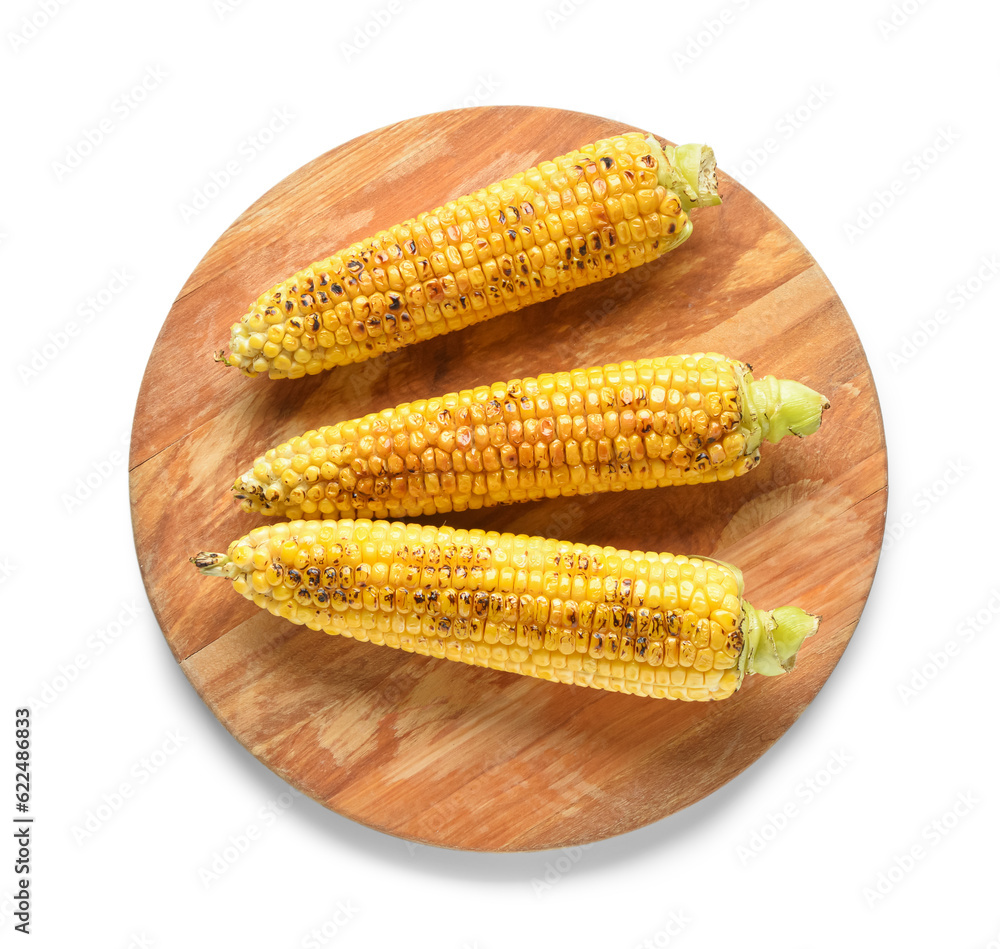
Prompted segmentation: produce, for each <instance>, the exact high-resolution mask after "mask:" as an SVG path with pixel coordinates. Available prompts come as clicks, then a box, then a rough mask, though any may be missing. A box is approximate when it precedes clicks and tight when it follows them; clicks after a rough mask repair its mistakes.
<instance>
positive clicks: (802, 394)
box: [746, 376, 830, 443]
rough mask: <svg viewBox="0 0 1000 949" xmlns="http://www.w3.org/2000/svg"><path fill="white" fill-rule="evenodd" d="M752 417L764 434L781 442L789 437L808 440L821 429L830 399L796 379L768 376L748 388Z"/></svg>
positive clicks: (762, 434)
mask: <svg viewBox="0 0 1000 949" xmlns="http://www.w3.org/2000/svg"><path fill="white" fill-rule="evenodd" d="M746 395H747V401H748V402H749V404H750V407H751V411H750V413H749V414H750V416H751V417H755V418H756V421H757V424H758V425H759V426H760V435H761V437H762V438H766V439H767V440H768V441H769V442H772V443H774V442H780V441H781V439H783V438H784V437H785V436H786V435H795V436H797V437H799V438H804V437H805V436H807V435H812V434H814V433H815V432H817V431H818V430H819V427H820V423H821V422H822V421H823V413H824V412H825V411H826V410H827V409H828V408H830V400H829V399H828V398H827V397H826V396H825V395H820V393H818V392H816V391H815V390H813V389H810V388H809V387H808V386H805V385H803V384H802V383H801V382H796V381H795V380H794V379H776V378H775V377H774V376H765V377H764V378H763V379H755V380H753V381H751V382H750V383H749V385H748V387H747V393H746Z"/></svg>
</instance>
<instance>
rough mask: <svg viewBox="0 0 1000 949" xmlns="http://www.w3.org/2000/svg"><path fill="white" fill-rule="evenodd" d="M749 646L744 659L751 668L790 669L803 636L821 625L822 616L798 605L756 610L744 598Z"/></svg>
mask: <svg viewBox="0 0 1000 949" xmlns="http://www.w3.org/2000/svg"><path fill="white" fill-rule="evenodd" d="M743 610H744V614H745V617H746V636H747V642H748V648H747V650H746V651H745V653H744V656H743V657H742V659H743V660H744V661H745V662H746V668H747V670H748V671H749V672H752V673H756V674H757V675H765V676H776V675H781V674H782V673H783V672H791V671H792V669H793V668H794V667H795V657H796V655H797V654H798V651H799V646H801V645H802V642H803V640H805V639H806V638H807V637H809V636H812V635H813V634H814V633H815V632H816V630H817V629H818V628H819V621H820V617H818V616H813V615H811V614H810V613H806V612H805V611H804V610H800V609H799V608H798V607H797V606H779V607H778V608H777V609H774V610H770V611H766V610H756V609H754V608H753V607H752V606H751V605H750V604H749V603H746V602H744V604H743Z"/></svg>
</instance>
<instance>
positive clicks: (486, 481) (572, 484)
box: [232, 353, 829, 519]
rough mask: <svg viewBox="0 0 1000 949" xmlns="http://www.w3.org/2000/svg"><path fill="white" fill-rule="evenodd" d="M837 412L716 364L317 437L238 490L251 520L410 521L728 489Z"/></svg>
mask: <svg viewBox="0 0 1000 949" xmlns="http://www.w3.org/2000/svg"><path fill="white" fill-rule="evenodd" d="M828 405H829V403H828V402H827V401H826V399H825V398H824V397H823V396H821V395H819V394H818V393H816V392H814V391H813V390H812V389H808V388H806V387H805V386H804V385H801V384H800V383H797V382H792V381H790V380H778V379H775V378H774V377H773V376H767V377H765V378H764V379H761V380H754V379H753V376H752V375H751V373H750V370H749V367H748V366H747V365H746V364H744V363H742V362H739V361H737V360H732V359H727V358H726V357H724V356H721V355H719V354H717V353H709V354H703V353H697V354H695V355H691V356H667V357H662V358H657V359H640V360H638V361H636V362H623V363H620V364H612V365H607V366H604V367H595V368H591V369H580V370H575V371H572V372H558V373H554V374H547V375H542V376H539V377H538V378H537V379H530V378H527V379H519V380H516V381H514V382H505V383H497V384H495V385H492V386H480V387H478V388H476V389H467V390H464V391H462V392H456V393H450V394H449V395H445V396H441V397H440V398H434V399H427V400H422V401H419V402H411V403H406V404H403V405H400V406H397V407H396V408H395V409H388V410H386V411H383V412H376V413H372V414H370V415H366V416H364V418H360V419H353V420H350V421H345V422H339V423H337V424H335V425H330V426H327V427H325V428H320V429H317V430H314V431H310V432H306V433H305V434H304V435H302V436H300V437H298V438H293V439H290V440H289V441H287V442H284V443H283V444H281V445H278V446H277V447H275V448H272V449H270V450H269V451H267V452H265V453H264V454H263V455H262V456H261V457H259V458H258V459H256V461H255V462H254V464H253V466H252V467H251V468H250V469H249V470H248V471H246V472H244V473H243V474H242V475H240V476H239V477H238V478H237V479H236V481H235V483H234V484H233V489H232V490H233V492H234V493H235V495H236V497H237V498H239V499H240V500H241V502H242V506H243V508H244V509H245V510H247V511H255V512H259V513H262V514H274V515H278V516H282V517H287V518H290V519H296V518H313V517H330V516H338V515H351V516H354V515H359V516H363V517H383V518H384V517H404V516H414V515H419V514H431V513H434V512H439V511H463V510H466V509H470V508H472V509H475V508H480V507H490V506H493V505H496V504H504V503H509V502H513V501H524V500H530V499H538V498H543V497H556V496H558V495H573V494H590V493H593V492H595V491H618V490H623V489H634V488H651V487H657V486H666V485H673V484H695V483H699V482H707V481H725V480H727V479H729V478H733V477H736V476H737V475H741V474H744V473H745V472H747V471H749V470H750V469H751V468H753V467H754V466H755V465H756V464H757V463H758V461H759V460H760V444H761V441H762V440H763V439H764V438H767V439H769V440H770V441H772V442H776V441H778V440H779V439H780V438H782V437H783V436H784V435H787V434H788V433H790V432H791V433H794V434H796V435H808V434H811V433H812V432H814V431H815V430H816V429H817V428H818V427H819V424H820V420H821V417H822V413H823V410H824V408H826V407H827V406H828Z"/></svg>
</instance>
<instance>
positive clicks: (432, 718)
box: [130, 107, 887, 851]
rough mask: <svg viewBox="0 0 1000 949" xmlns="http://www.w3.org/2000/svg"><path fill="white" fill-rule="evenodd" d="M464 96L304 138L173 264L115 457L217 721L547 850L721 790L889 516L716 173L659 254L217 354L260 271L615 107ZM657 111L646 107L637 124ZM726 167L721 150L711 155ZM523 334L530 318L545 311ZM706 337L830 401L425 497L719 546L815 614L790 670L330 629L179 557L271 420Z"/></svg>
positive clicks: (854, 616) (390, 819)
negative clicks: (718, 452) (336, 339)
mask: <svg viewBox="0 0 1000 949" xmlns="http://www.w3.org/2000/svg"><path fill="white" fill-rule="evenodd" d="M626 128H627V127H626V126H623V125H622V124H621V123H618V122H613V121H611V120H608V119H602V118H597V117H594V116H590V115H584V114H580V113H571V112H562V111H555V110H548V109H539V108H527V107H502V108H481V109H473V110H458V111H454V112H446V113H440V114H436V115H430V116H424V117H421V118H417V119H413V120H409V121H406V122H400V123H398V124H396V125H393V126H390V127H388V128H384V129H380V130H378V131H376V132H372V133H371V134H369V135H365V136H363V137H362V138H359V139H356V140H355V141H352V142H349V143H347V144H346V145H343V146H340V147H338V148H336V149H334V150H332V151H330V152H328V153H327V154H325V155H323V156H321V157H320V158H317V159H316V160H315V161H313V162H311V163H309V164H308V165H306V166H305V167H303V168H301V169H300V170H299V171H297V172H295V173H294V174H292V175H291V176H289V177H288V178H287V179H285V180H284V181H282V182H281V183H280V184H278V185H277V186H276V187H275V188H273V189H272V190H271V191H269V192H268V193H267V194H265V195H264V196H263V197H262V198H261V199H260V200H259V201H257V202H256V203H255V204H254V205H253V206H252V207H251V208H249V209H248V210H247V211H246V212H245V213H244V214H243V215H242V216H241V217H240V218H239V219H237V220H236V221H235V222H234V223H233V225H232V226H231V227H230V228H229V229H228V230H227V231H226V232H225V233H224V234H223V235H222V236H221V237H220V238H219V240H218V241H217V242H216V243H215V244H214V245H213V247H212V248H211V250H209V252H208V253H207V254H206V255H205V258H204V259H203V260H202V261H201V263H200V264H199V265H198V267H197V268H196V270H195V271H194V273H192V275H191V277H190V278H189V279H188V281H187V283H186V284H185V285H184V287H183V289H182V290H181V293H180V295H179V296H178V298H177V300H176V301H175V303H174V305H173V307H172V308H171V310H170V312H169V314H168V315H167V317H166V321H165V322H164V325H163V329H162V331H161V333H160V336H159V338H158V340H157V343H156V346H155V348H154V350H153V353H152V354H151V356H150V360H149V364H148V366H147V369H146V374H145V377H144V379H143V384H142V388H141V391H140V394H139V399H138V403H137V406H136V412H135V420H134V425H133V432H132V446H131V458H130V491H131V502H132V521H133V528H134V534H135V547H136V552H137V555H138V559H139V565H140V568H141V571H142V576H143V580H144V582H145V584H146V589H147V592H148V594H149V598H150V602H151V604H152V607H153V610H154V612H155V615H156V617H157V620H158V622H159V624H160V627H161V629H162V630H163V634H164V636H165V637H166V639H167V641H168V642H169V644H170V647H171V649H172V650H173V652H174V655H175V657H176V659H177V661H178V662H179V663H180V664H181V667H182V669H183V670H184V672H185V674H186V675H187V676H188V678H189V679H190V680H191V682H192V683H193V684H194V686H195V688H196V689H197V691H198V693H199V694H200V695H201V696H202V698H203V699H204V700H205V702H206V703H208V705H209V706H210V707H211V709H212V711H213V712H214V713H215V715H216V716H217V717H218V718H219V720H220V721H221V722H222V723H223V724H224V725H225V726H226V727H227V728H228V729H229V730H230V731H231V732H232V733H233V735H235V736H236V738H238V739H239V741H241V742H242V743H243V744H244V745H245V746H246V747H247V748H248V749H249V750H250V751H251V752H252V753H253V754H254V755H256V756H257V757H258V758H259V759H260V760H261V761H263V762H264V763H265V764H267V765H268V766H269V767H270V768H271V769H272V770H274V771H275V772H276V773H277V774H279V775H281V776H282V777H283V778H285V779H286V780H287V781H288V782H290V783H291V784H292V785H294V786H295V787H296V788H298V789H299V790H301V791H303V792H304V793H306V794H308V795H310V796H311V797H313V798H315V799H316V800H318V801H320V802H322V803H323V804H325V805H326V806H328V807H330V808H331V809H333V810H335V811H337V812H339V813H341V814H344V815H346V816H348V817H351V818H353V819H355V820H357V821H359V822H361V823H364V824H366V825H369V826H371V827H374V828H377V829H379V830H382V831H385V832H387V833H391V834H395V835H398V836H400V837H404V838H407V839H410V840H414V841H419V842H422V843H429V844H436V845H439V846H445V847H453V848H463V849H473V850H488V851H505V850H506V851H510V850H537V849H543V848H552V847H564V846H569V845H574V844H581V843H586V842H591V841H594V840H599V839H602V838H605V837H608V836H611V835H614V834H619V833H623V832H625V831H629V830H633V829H635V828H637V827H641V826H643V825H645V824H648V823H650V822H652V821H655V820H658V819H660V818H662V817H664V816H666V815H668V814H671V813H674V812H675V811H677V810H679V809H681V808H683V807H685V806H687V805H688V804H691V803H693V802H695V801H697V800H699V799H701V798H702V797H704V796H705V795H707V794H709V793H711V792H712V791H714V790H716V789H717V788H719V787H720V786H722V785H723V784H724V783H726V782H727V781H729V780H730V779H731V778H733V777H734V776H735V775H737V774H739V773H740V772H741V771H742V770H743V769H744V768H746V767H747V766H748V765H750V764H751V763H752V762H754V761H755V760H756V759H757V758H758V757H760V755H761V754H763V753H764V751H766V750H767V749H768V748H769V747H770V746H771V745H772V744H773V743H774V742H775V741H776V740H777V739H778V738H779V737H780V736H781V735H782V734H783V733H784V732H785V730H786V729H787V728H788V727H789V726H790V725H791V724H792V723H793V722H794V721H795V719H796V718H797V717H798V716H799V715H800V714H801V712H802V710H803V709H804V708H805V707H806V705H807V704H808V703H809V702H810V701H811V700H812V698H813V697H814V696H815V695H816V693H817V692H818V690H819V689H820V687H821V686H822V685H823V683H824V682H825V681H826V679H827V678H828V677H829V675H830V673H831V671H832V670H833V668H834V666H835V665H836V663H837V661H838V659H839V658H840V656H841V654H842V652H843V650H844V648H845V646H846V645H847V643H848V640H849V639H850V637H851V635H852V633H853V631H854V628H855V626H856V624H857V621H858V618H859V616H860V614H861V610H862V608H863V605H864V602H865V598H866V597H867V595H868V591H869V589H870V586H871V583H872V579H873V576H874V572H875V566H876V563H877V560H878V553H879V548H880V544H881V539H882V532H883V528H884V523H885V510H886V485H887V472H886V453H885V438H884V433H883V429H882V422H881V416H880V413H879V407H878V400H877V396H876V393H875V389H874V385H873V381H872V376H871V372H870V370H869V367H868V364H867V362H866V360H865V356H864V352H863V350H862V348H861V345H860V342H859V340H858V337H857V334H856V332H855V330H854V327H853V326H852V324H851V321H850V319H849V317H848V315H847V313H846V312H845V310H844V307H843V305H842V304H841V302H840V300H839V299H838V297H837V295H836V293H835V291H834V289H833V288H832V287H831V285H830V283H829V281H828V280H827V279H826V277H825V276H824V274H823V273H822V271H821V270H820V268H819V267H818V265H817V264H816V262H815V261H814V260H813V259H812V257H811V256H810V255H809V253H808V251H807V250H806V249H805V248H804V247H803V246H802V245H801V243H799V241H798V240H797V239H796V238H795V236H794V235H793V234H791V233H790V232H789V230H788V229H787V228H786V227H785V226H784V225H783V224H782V223H781V221H779V220H778V219H777V218H776V217H775V216H774V215H773V214H772V213H771V212H770V211H769V210H768V209H767V208H766V207H764V206H763V205H762V204H761V203H760V202H759V201H757V200H756V199H755V198H754V197H753V196H752V195H751V194H750V193H749V192H747V191H746V190H745V189H744V188H742V187H741V186H740V185H738V184H737V183H736V182H734V181H733V180H732V179H730V178H729V177H727V176H726V175H725V174H720V194H721V195H722V199H723V203H722V205H721V206H719V207H715V208H706V209H700V210H695V211H694V212H693V218H694V221H695V229H694V234H693V235H692V237H691V238H690V239H689V240H688V241H687V242H686V243H685V244H683V245H682V246H681V247H680V248H678V249H677V250H675V251H673V252H671V253H669V254H667V255H666V256H665V257H663V258H661V259H660V260H659V261H657V262H655V263H653V264H649V265H646V266H645V267H642V268H640V269H638V270H636V271H633V272H631V273H628V274H624V275H622V276H621V277H618V278H616V279H613V280H609V281H604V282H603V283H599V284H596V285H594V286H591V287H588V288H586V289H582V290H577V291H575V292H573V293H571V294H569V295H567V296H565V297H562V298H560V299H557V300H553V301H550V302H548V303H544V304H540V305H536V306H533V307H529V308H527V309H525V310H522V311H520V312H519V313H515V314H511V315H508V316H503V317H497V318H495V319H493V320H490V321H488V322H486V323H484V324H482V325H480V326H477V327H473V328H470V329H467V330H465V331H462V332H460V333H452V334H449V335H446V336H443V337H439V338H437V339H434V340H430V341H428V342H424V343H420V344H418V345H415V346H411V347H409V348H407V349H404V350H402V351H400V352H398V353H394V354H392V355H390V356H386V357H381V358H378V359H375V360H371V361H369V362H367V363H362V364H359V365H356V366H350V367H346V368H342V369H339V370H334V371H331V372H327V373H323V374H321V375H319V376H313V377H310V378H306V379H302V380H295V381H287V380H276V381H271V380H268V379H266V378H259V379H248V378H245V377H243V376H242V375H240V374H239V373H237V372H236V371H235V370H227V369H224V368H223V367H221V366H219V365H217V364H215V363H214V362H213V360H212V353H213V352H214V351H215V350H218V349H220V348H223V347H224V346H225V345H226V343H227V341H228V337H229V326H230V324H231V323H233V322H234V321H236V320H237V319H238V318H239V317H240V315H241V314H242V313H243V312H244V310H245V309H246V306H247V305H248V303H249V302H250V301H252V300H254V299H256V297H257V296H258V295H259V294H260V293H261V292H262V291H263V290H265V289H266V288H267V287H268V286H270V285H271V284H272V283H275V282H277V281H278V280H279V279H282V278H284V277H285V276H286V275H287V274H289V273H291V272H293V271H294V270H296V269H298V268H299V267H302V266H304V265H306V264H308V263H310V262H312V261H313V260H316V259H319V258H322V257H324V256H327V255H328V254H329V253H331V252H332V251H334V250H336V249H338V248H340V247H343V246H345V245H346V244H348V243H350V242H351V241H353V240H356V239H359V238H362V237H364V236H365V235H367V234H368V233H371V232H372V231H374V230H376V229H377V228H378V227H380V226H382V225H383V224H388V223H391V222H393V221H396V220H402V219H404V218H407V217H410V216H413V215H414V214H416V213H418V212H419V211H421V210H425V209H428V208H431V207H434V206H436V205H439V204H441V203H443V202H444V201H446V200H448V199H449V198H451V197H454V196H456V195H458V194H463V193H466V192H469V191H471V190H473V189H475V188H476V187H481V186H483V185H486V184H489V183H490V182H491V181H493V180H496V179H499V178H500V177H502V176H504V175H505V174H507V173H510V172H513V171H515V170H517V169H519V168H524V167H528V166H530V165H533V164H535V163H537V162H538V161H540V160H542V159H545V158H550V157H553V156H555V155H558V154H562V153H563V152H565V151H567V150H568V149H570V148H573V147H576V146H579V145H582V144H584V143H585V142H590V141H593V140H594V139H596V138H599V137H601V136H604V135H608V134H611V133H613V132H616V131H620V130H623V129H626ZM643 131H652V132H653V133H654V134H657V135H661V132H662V130H660V129H648V130H646V129H644V130H643ZM723 166H724V163H723ZM540 330H541V331H543V332H542V333H541V335H536V334H538V333H539V331H540ZM705 350H714V351H719V352H723V353H725V354H727V355H730V356H733V357H736V358H739V359H743V360H746V361H748V362H750V363H751V364H752V365H753V366H754V367H755V371H756V373H757V375H764V374H774V375H778V376H783V377H789V378H795V379H799V380H800V381H802V382H804V383H806V384H807V385H809V386H811V387H813V388H815V389H817V390H819V391H821V392H823V393H824V394H825V395H826V396H827V397H828V398H829V399H830V400H831V402H832V408H831V409H830V410H829V411H828V412H827V414H826V418H825V420H824V423H823V427H822V429H821V430H820V432H819V433H818V434H817V435H814V436H812V437H811V438H809V439H805V440H802V441H795V440H791V441H788V440H786V441H785V442H782V443H781V444H780V445H777V446H775V445H769V444H765V445H764V448H763V456H764V457H763V461H762V463H761V464H760V466H759V467H758V468H757V469H756V470H755V471H753V472H752V473H751V474H749V475H747V476H745V477H743V478H738V479H736V480H734V481H730V482H726V483H723V484H714V485H701V486H697V487H681V488H675V489H662V490H653V491H635V492H627V493H621V494H612V495H604V496H592V497H588V498H564V499H558V500H550V501H544V502H536V503H532V504H521V505H514V506H510V507H505V508H497V509H492V510H488V511H478V512H466V513H463V514H453V515H450V516H447V517H438V518H425V519H423V520H425V521H427V522H433V523H438V524H443V523H449V524H452V525H455V526H459V527H473V526H478V527H483V528H485V529H492V530H512V531H515V532H523V533H533V534H543V535H549V536H555V537H560V538H564V539H568V540H573V541H581V542H584V543H594V544H602V545H607V544H612V545H615V546H619V547H625V548H629V549H637V548H639V549H646V550H663V551H670V552H673V553H687V554H703V555H711V556H714V557H718V558H721V559H724V560H727V561H730V562H733V563H735V564H738V565H739V566H740V567H741V568H742V569H743V572H744V576H745V578H746V591H747V597H748V599H749V600H750V601H751V602H752V603H753V604H754V605H755V606H757V607H759V608H767V609H769V608H773V607H775V606H779V605H783V604H788V603H792V604H795V605H798V606H801V607H803V608H805V609H807V610H810V611H811V612H815V613H819V614H821V615H822V616H823V622H822V625H821V626H820V631H819V633H818V635H817V636H815V637H813V638H812V639H810V640H807V642H806V644H805V645H804V647H803V649H802V652H801V654H800V659H799V662H798V665H797V666H796V668H795V671H794V672H793V673H792V674H790V675H788V676H783V677H780V678H776V679H765V678H762V677H759V676H758V677H751V678H750V679H748V680H747V682H746V683H745V685H744V687H743V689H742V690H741V691H740V692H739V693H737V695H736V696H734V697H733V698H731V699H728V700H726V701H724V702H719V703H710V704H701V703H694V704H689V703H680V702H671V701H667V700H654V699H643V698H637V697H635V696H628V695H615V694H610V693H602V692H599V691H597V690H591V689H583V688H577V687H573V686H564V685H558V684H554V683H548V682H543V681H539V680H534V679H526V678H522V677H520V676H515V675H510V674H507V673H503V672H494V671H492V670H485V669H475V668H470V667H467V666H465V665H462V664H459V663H451V662H446V661H443V660H435V659H430V658H426V657H422V656H416V655H407V654H404V653H400V652H398V651H396V650H392V649H387V648H379V647H377V646H372V645H370V644H367V643H356V642H353V641H351V640H348V639H340V638H338V637H327V636H324V635H322V634H319V633H315V632H311V631H309V630H306V629H303V628H300V627H296V626H293V625H292V624H290V623H287V622H285V621H283V620H280V619H278V618H276V617H273V616H271V615H270V614H266V613H262V612H261V611H259V610H257V608H256V607H254V606H253V605H252V604H251V603H249V602H248V601H246V600H244V599H243V598H241V597H239V596H238V595H237V594H235V593H234V592H233V591H232V589H231V588H230V585H229V584H227V583H224V582H222V581H219V580H213V579H210V578H206V577H202V576H200V575H199V574H198V573H197V572H196V571H195V570H194V568H193V567H191V565H190V564H189V563H188V557H190V556H191V555H192V554H194V553H195V552H196V551H198V550H206V549H207V550H212V549H214V550H225V549H226V547H227V546H228V544H229V543H230V541H231V540H233V539H235V538H236V537H238V536H240V535H241V534H243V533H245V532H246V531H248V530H249V529H251V528H252V527H253V526H255V525H256V524H257V523H262V522H263V520H264V519H262V518H258V517H256V516H251V515H247V514H244V513H242V512H241V511H240V510H239V509H238V507H237V505H236V502H235V501H233V500H232V498H231V496H230V493H229V486H230V484H231V483H232V480H233V479H234V478H235V476H236V475H237V474H239V473H240V472H241V471H242V470H244V469H245V468H246V467H247V466H248V465H249V464H250V462H251V461H252V460H253V459H254V457H256V456H257V455H258V454H260V453H261V452H262V451H263V450H264V449H265V448H267V447H270V446H271V445H273V444H276V443H277V442H279V441H282V440H283V439H285V438H287V437H289V436H292V435H296V434H300V433H301V432H304V431H306V430H307V429H310V428H313V427H316V426H317V425H320V424H327V423H330V422H333V421H336V420H338V419H342V418H352V417H355V416H358V415H362V414H364V413H366V412H370V411H375V410H377V409H380V408H384V407H386V406H390V405H396V404H397V403H400V402H403V401H408V400H411V399H415V398H419V397H426V396H430V395H440V394H443V393H445V392H450V391H456V390H458V389H461V388H465V387H471V386H473V385H477V384H482V383H492V382H495V381H499V380H509V379H514V378H517V377H519V376H523V375H534V374H538V373H540V372H544V371H550V370H555V369H570V368H574V367H578V366H587V365H592V364H603V363H606V362H612V361H618V360H621V359H630V358H639V357H642V356H654V355H666V354H669V353H685V352H696V351H705Z"/></svg>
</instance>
